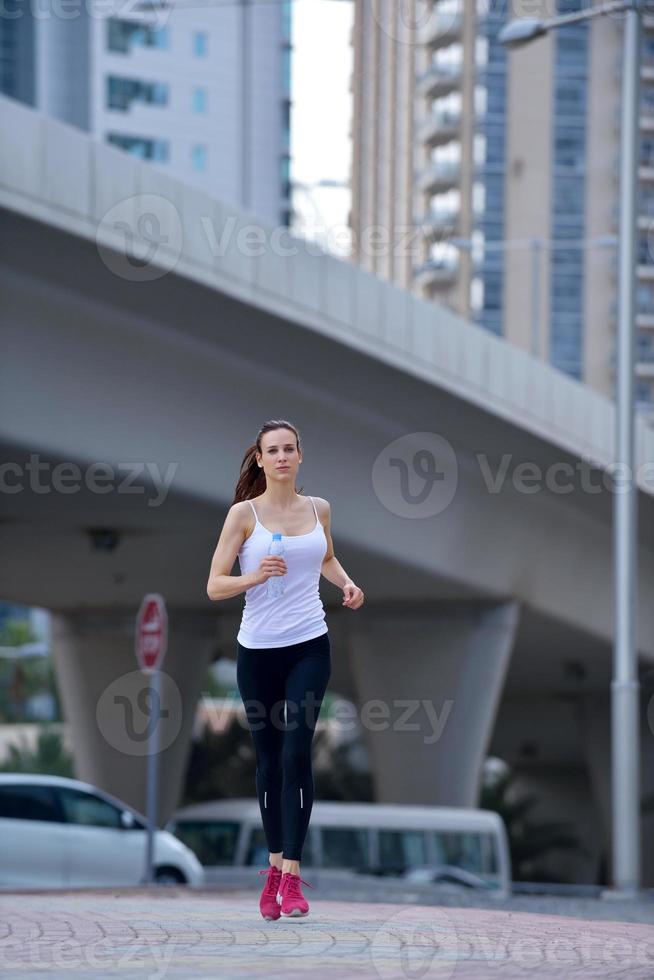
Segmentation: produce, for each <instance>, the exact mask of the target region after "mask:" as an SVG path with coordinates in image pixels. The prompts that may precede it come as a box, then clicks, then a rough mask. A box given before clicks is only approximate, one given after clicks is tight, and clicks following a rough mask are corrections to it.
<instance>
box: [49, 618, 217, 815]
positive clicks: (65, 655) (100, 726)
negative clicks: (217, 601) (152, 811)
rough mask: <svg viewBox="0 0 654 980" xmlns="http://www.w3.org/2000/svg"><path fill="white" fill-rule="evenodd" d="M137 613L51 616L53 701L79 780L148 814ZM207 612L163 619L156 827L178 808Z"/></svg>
mask: <svg viewBox="0 0 654 980" xmlns="http://www.w3.org/2000/svg"><path fill="white" fill-rule="evenodd" d="M135 619H136V610H134V613H133V614H130V615H127V614H126V613H125V612H124V611H122V610H121V611H117V612H108V611H87V610H85V611H83V612H74V613H65V614H62V613H55V614H53V622H52V627H53V629H52V644H53V657H54V663H55V669H56V673H57V681H58V686H59V694H60V697H61V700H62V706H63V711H64V715H65V718H66V721H67V722H68V723H69V725H70V726H71V735H72V744H73V754H74V758H75V771H76V775H77V778H78V779H82V780H85V781H88V782H90V783H93V784H94V785H96V786H98V787H100V788H101V789H104V790H105V791H107V792H109V793H113V794H114V795H115V796H117V797H119V798H120V799H122V800H124V801H125V802H126V803H129V804H131V805H132V806H134V807H135V808H136V809H138V810H140V811H141V812H143V813H144V812H145V808H146V761H147V742H148V738H147V735H148V730H149V728H150V717H151V696H150V693H149V688H150V679H149V678H148V677H147V675H145V674H142V673H141V671H140V670H139V668H138V665H137V662H136V657H135V653H134V624H135ZM217 619H218V617H217V616H216V614H215V613H212V612H207V613H203V612H190V613H187V612H184V611H176V610H174V609H169V611H168V650H167V653H166V656H165V659H164V663H163V668H162V676H161V720H160V724H159V766H160V768H159V821H158V822H159V824H160V825H162V824H163V823H164V822H165V821H166V820H167V819H168V817H169V816H170V814H171V813H172V811H173V810H174V809H175V807H176V806H177V805H178V804H179V801H180V797H181V793H182V790H183V780H184V773H185V770H186V764H187V760H188V753H189V750H190V746H191V734H192V730H193V720H194V716H195V710H196V704H197V701H198V698H199V696H200V694H201V690H202V682H203V680H204V677H205V674H206V671H207V668H208V667H209V664H210V663H211V662H212V659H213V654H214V650H215V638H216V629H217V626H216V624H217Z"/></svg>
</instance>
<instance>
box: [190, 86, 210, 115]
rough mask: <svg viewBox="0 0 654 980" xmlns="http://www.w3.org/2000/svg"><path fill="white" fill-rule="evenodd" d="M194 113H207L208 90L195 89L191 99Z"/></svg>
mask: <svg viewBox="0 0 654 980" xmlns="http://www.w3.org/2000/svg"><path fill="white" fill-rule="evenodd" d="M191 105H192V107H193V112H199V113H204V112H206V111H207V90H206V88H194V89H193V94H192V97H191Z"/></svg>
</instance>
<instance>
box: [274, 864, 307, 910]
mask: <svg viewBox="0 0 654 980" xmlns="http://www.w3.org/2000/svg"><path fill="white" fill-rule="evenodd" d="M300 882H302V883H303V884H305V885H309V882H308V881H305V880H304V878H300V876H299V875H294V874H291V873H290V871H285V872H284V874H283V875H282V880H281V882H280V885H279V892H278V894H277V901H278V902H279V904H280V906H281V913H282V915H308V914H309V903H308V902H307V900H306V898H305V897H304V895H303V894H302V889H301V887H300ZM309 888H313V885H309Z"/></svg>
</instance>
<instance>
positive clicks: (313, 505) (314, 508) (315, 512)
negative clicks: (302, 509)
mask: <svg viewBox="0 0 654 980" xmlns="http://www.w3.org/2000/svg"><path fill="white" fill-rule="evenodd" d="M309 500H310V501H311V505H312V507H313V512H314V514H315V515H316V520H317V521H318V524H320V518H319V517H318V511H317V510H316V505H315V504H314V502H313V497H309Z"/></svg>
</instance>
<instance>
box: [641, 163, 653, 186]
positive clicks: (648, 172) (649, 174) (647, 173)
mask: <svg viewBox="0 0 654 980" xmlns="http://www.w3.org/2000/svg"><path fill="white" fill-rule="evenodd" d="M638 180H640V181H642V182H643V184H651V183H653V182H654V160H650V159H641V160H640V163H639V164H638Z"/></svg>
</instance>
